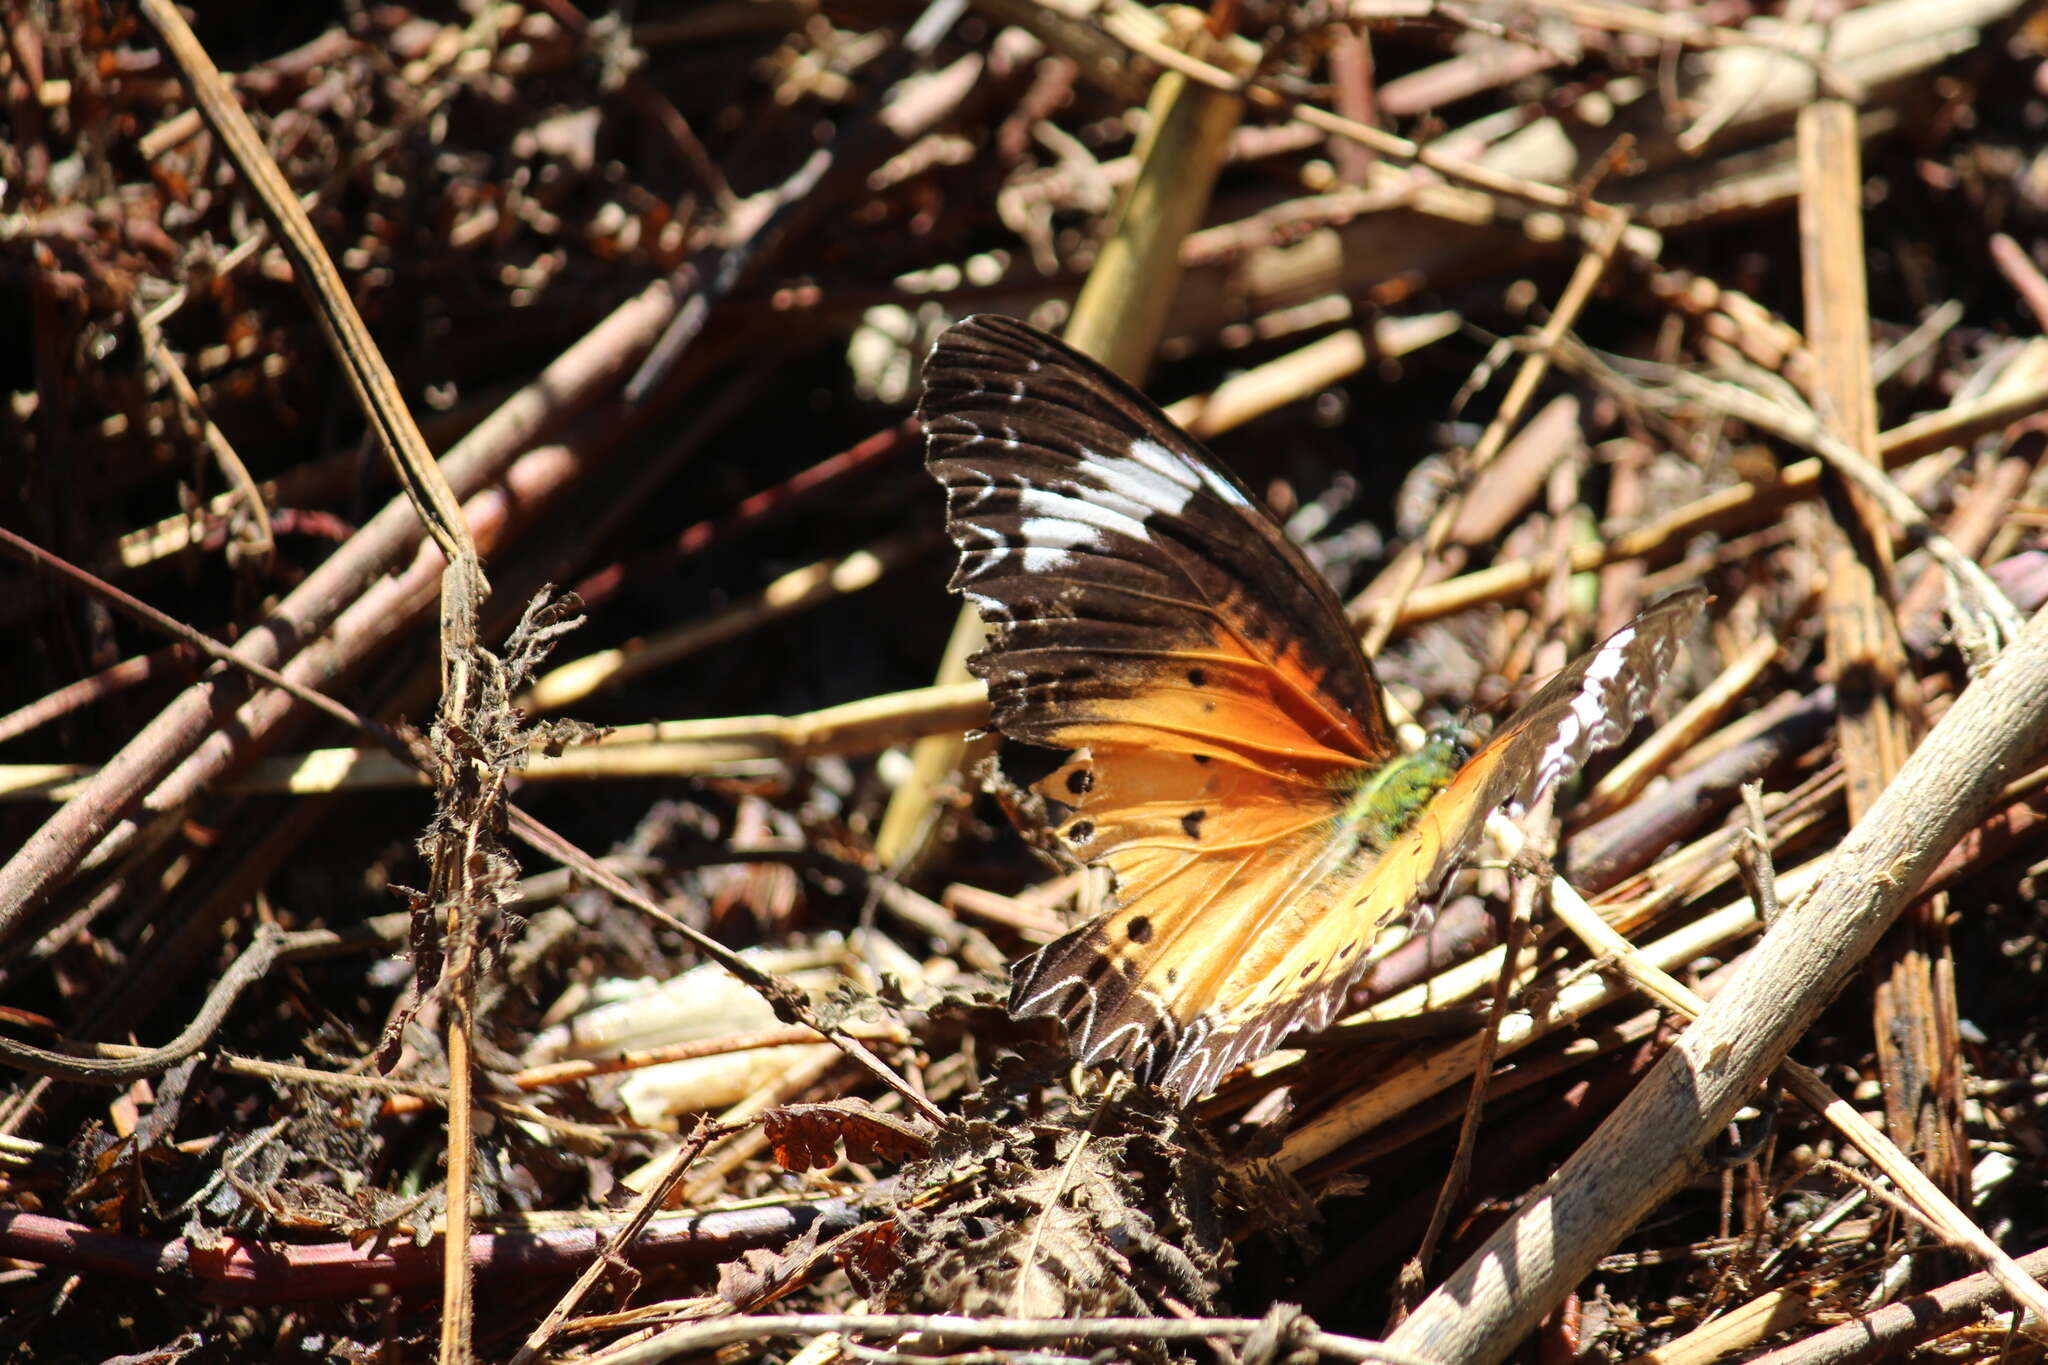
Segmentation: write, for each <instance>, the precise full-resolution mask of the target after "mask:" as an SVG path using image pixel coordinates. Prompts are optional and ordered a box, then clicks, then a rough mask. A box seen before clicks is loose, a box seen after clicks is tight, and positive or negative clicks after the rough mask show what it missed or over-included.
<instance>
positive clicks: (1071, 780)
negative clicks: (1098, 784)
mask: <svg viewBox="0 0 2048 1365" xmlns="http://www.w3.org/2000/svg"><path fill="white" fill-rule="evenodd" d="M1094 785H1095V774H1094V773H1092V772H1090V771H1089V770H1088V769H1086V768H1076V769H1074V771H1072V772H1070V773H1068V774H1067V790H1068V791H1070V792H1072V793H1073V794H1074V795H1076V796H1086V795H1087V794H1088V792H1089V790H1090V789H1091V788H1092V787H1094Z"/></svg>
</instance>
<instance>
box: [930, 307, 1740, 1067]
mask: <svg viewBox="0 0 2048 1365" xmlns="http://www.w3.org/2000/svg"><path fill="white" fill-rule="evenodd" d="M924 382H925V392H924V398H923V402H922V404H921V406H920V408H919V418H920V421H921V422H922V424H923V428H924V431H925V433H926V440H927V452H926V465H927V467H928V468H929V469H930V471H931V472H932V474H933V475H934V476H935V477H936V478H937V479H938V481H939V482H940V483H941V484H942V485H943V486H944V487H945V490H946V524H947V531H948V533H949V535H950V536H951V538H952V540H953V542H954V544H955V545H956V546H957V547H958V549H959V554H960V560H959V565H958V568H957V569H956V571H955V572H954V575H953V582H952V586H953V588H954V590H955V591H957V592H959V593H961V594H963V595H964V596H966V597H967V598H968V600H970V601H971V602H973V603H974V605H975V607H976V608H977V610H978V611H979V612H980V614H981V617H982V619H983V620H984V621H985V622H986V623H987V625H988V627H989V643H988V646H987V648H985V649H984V650H983V651H981V652H980V653H979V654H977V655H976V656H975V657H974V658H973V659H971V660H970V661H969V668H970V669H971V671H972V672H973V673H974V674H975V675H976V676H978V677H980V678H981V679H983V680H984V681H985V682H986V683H987V686H988V691H989V701H990V714H991V719H990V728H992V729H993V730H995V731H996V732H997V733H998V734H1000V735H1002V736H1003V737H1005V738H1007V739H1009V740H1013V741H1017V742H1021V743H1023V744H1027V745H1035V746H1039V747H1041V748H1044V749H1050V750H1055V751H1059V753H1060V754H1063V755H1064V757H1063V758H1060V759H1055V760H1053V761H1055V762H1057V766H1056V767H1055V768H1054V769H1053V771H1052V772H1051V773H1050V775H1048V776H1046V777H1044V778H1042V779H1041V780H1039V781H1038V782H1036V783H1035V784H1034V785H1033V791H1035V792H1036V793H1037V795H1039V796H1041V797H1043V798H1044V799H1045V800H1046V802H1047V803H1048V809H1049V810H1051V811H1053V812H1054V813H1055V817H1054V821H1053V823H1054V835H1055V837H1056V839H1057V842H1058V844H1059V845H1060V846H1061V847H1062V848H1063V849H1064V850H1065V851H1067V852H1068V853H1070V854H1071V855H1072V857H1073V859H1074V860H1075V861H1077V862H1079V863H1083V864H1100V865H1104V866H1106V867H1108V868H1109V870H1110V871H1111V872H1112V873H1113V874H1114V879H1115V885H1114V889H1113V891H1112V893H1111V896H1110V899H1109V908H1108V909H1107V910H1106V911H1104V912H1103V913H1102V914H1100V915H1098V916H1097V917H1096V918H1094V919H1092V920H1090V921H1089V922H1087V923H1085V924H1083V925H1081V926H1080V927H1078V928H1076V929H1074V930H1073V931H1072V932H1070V933H1068V934H1067V935H1066V936H1065V937H1063V938H1060V939H1058V940H1056V941H1055V942H1053V943H1051V944H1049V945H1047V946H1046V947H1044V948H1041V949H1039V950H1038V951H1037V952H1035V953H1033V954H1031V955H1030V956H1029V957H1026V958H1024V959H1023V960H1021V961H1020V962H1018V963H1017V964H1016V965H1015V967H1014V968H1013V969H1012V973H1011V986H1010V998H1009V1007H1010V1012H1011V1014H1012V1015H1013V1016H1015V1017H1017V1018H1020V1019H1021V1018H1027V1017H1032V1016H1051V1017H1054V1018H1057V1019H1059V1020H1061V1021H1063V1022H1064V1023H1065V1025H1066V1029H1067V1037H1068V1043H1069V1046H1070V1048H1071V1050H1072V1051H1073V1053H1074V1054H1075V1055H1076V1057H1077V1058H1078V1059H1079V1060H1080V1061H1081V1062H1082V1063H1083V1064H1084V1065H1089V1066H1099V1065H1105V1064H1106V1065H1113V1066H1117V1067H1121V1068H1122V1069H1124V1070H1126V1071H1129V1072H1131V1073H1132V1074H1133V1075H1135V1076H1136V1077H1137V1078H1138V1079H1139V1080H1141V1081H1149V1082H1151V1083H1153V1084H1155V1085H1157V1086H1158V1087H1159V1088H1160V1089H1162V1090H1164V1091H1165V1092H1167V1093H1168V1094H1169V1095H1171V1096H1173V1097H1174V1098H1176V1099H1178V1100H1179V1101H1181V1102H1183V1103H1185V1102H1187V1101H1190V1100H1192V1099H1194V1098H1196V1097H1198V1096H1200V1095H1202V1094H1205V1093H1207V1092H1208V1091H1209V1090H1211V1089H1214V1088H1215V1086H1216V1085H1217V1083H1218V1082H1220V1081H1221V1079H1222V1078H1223V1077H1224V1076H1225V1075H1227V1074H1228V1073H1229V1072H1231V1071H1233V1070H1234V1069H1236V1068H1237V1067H1238V1066H1240V1065H1242V1064H1244V1063H1247V1062H1250V1061H1254V1060H1256V1059H1258V1058H1259V1057H1262V1056H1264V1055H1265V1054H1266V1053H1268V1052H1270V1051H1272V1050H1273V1048H1275V1047H1276V1046H1278V1045H1279V1043H1280V1041H1281V1040H1282V1039H1283V1038H1284V1037H1286V1036H1287V1035H1288V1034H1289V1033H1291V1032H1293V1031H1295V1030H1298V1029H1308V1030H1313V1029H1321V1028H1324V1027H1327V1026H1328V1025H1329V1023H1330V1021H1331V1019H1332V1018H1333V1016H1334V1015H1335V1014H1336V1013H1337V1011H1338V1010H1339V1008H1340V1007H1341V1006H1342V1004H1343V1002H1344V1000H1345V997H1346V994H1347V992H1348V990H1349V988H1350V987H1351V985H1352V984H1353V983H1354V982H1355V981H1356V980H1357V979H1358V977H1359V975H1360V974H1361V973H1362V972H1363V970H1364V968H1365V966H1366V964H1367V963H1368V961H1370V960H1371V957H1372V948H1373V944H1374V940H1375V939H1376V938H1378V937H1379V935H1380V934H1381V932H1382V931H1383V930H1385V929H1387V928H1388V927H1390V926H1393V925H1397V924H1401V923H1403V922H1405V921H1408V920H1409V919H1411V918H1412V917H1413V916H1414V914H1415V913H1416V911H1417V910H1418V909H1419V908H1420V907H1422V906H1424V905H1426V904H1427V903H1428V901H1429V900H1430V898H1431V897H1432V896H1433V895H1435V894H1436V892H1437V890H1438V888H1439V887H1440V886H1441V885H1442V883H1443V882H1444V880H1445V879H1446V877H1448V876H1449V874H1450V873H1451V872H1452V871H1453V870H1454V869H1455V868H1456V867H1457V866H1458V864H1459V862H1460V861H1461V860H1462V859H1463V858H1464V857H1465V855H1466V854H1467V853H1468V852H1469V851H1470V850H1471V848H1472V846H1473V844H1474V842H1475V841H1476V840H1477V838H1478V836H1479V833H1480V831H1481V829H1482V828H1483V827H1484V825H1485V822H1486V820H1487V818H1488V816H1489V815H1491V814H1492V813H1493V812H1494V811H1495V810H1497V809H1499V808H1501V807H1503V806H1506V807H1510V808H1522V807H1526V806H1528V805H1529V804H1530V803H1532V802H1533V801H1535V800H1536V799H1537V798H1538V797H1540V796H1541V795H1542V794H1543V793H1544V792H1546V791H1547V790H1549V789H1550V788H1552V787H1553V786H1555V785H1556V784H1557V783H1558V782H1559V781H1560V780H1561V779H1562V778H1564V777H1565V776H1566V775H1567V774H1569V773H1571V772H1573V771H1574V770H1576V769H1577V767H1578V766H1579V765H1580V764H1581V763H1582V762H1583V761H1584V760H1585V758H1586V756H1587V755H1588V754H1589V753H1591V752H1592V751H1593V750H1595V749H1598V748H1602V747H1605V746H1608V745H1611V744H1614V743H1615V742H1617V741H1618V740H1620V739H1621V738H1623V737H1624V736H1625V735H1627V734H1628V732H1629V730H1630V729H1631V728H1632V727H1633V726H1634V725H1635V722H1636V721H1637V720H1638V719H1639V718H1640V717H1641V716H1642V714H1643V712H1644V711H1645V710H1646V709H1647V707H1648V706H1649V704H1650V702H1651V700H1652V699H1653V697H1654V694H1655V692H1656V690H1657V688H1658V686H1659V684H1660V683H1661V681H1662V679H1663V677H1664V675H1665V674H1666V673H1667V672H1668V671H1669V669H1670V666H1671V663H1672V660H1673V657H1674V656H1675V654H1676V652H1677V649H1678V645H1679V643H1680V640H1681V638H1682V636H1683V635H1684V634H1685V632H1686V631H1687V630H1688V628H1689V627H1690V626H1691V625H1692V623H1693V622H1694V621H1695V620H1696V619H1697V617H1698V615H1699V612H1700V609H1701V607H1702V605H1703V604H1704V602H1705V595H1704V594H1703V593H1700V592H1698V591H1690V592H1686V593H1682V594H1679V595H1677V596H1675V597H1673V598H1668V599H1666V600H1665V601H1663V602H1661V603H1659V604H1657V605H1656V606H1654V607H1652V608H1650V609H1649V610H1648V611H1646V612H1644V613H1643V614H1642V615H1641V616H1639V617H1637V618H1636V620H1635V621H1634V622H1633V623H1631V624H1630V625H1627V626H1624V627H1623V628H1622V629H1621V630H1619V631H1616V632H1615V633H1614V634H1613V635H1611V636H1609V637H1608V638H1607V640H1606V641H1604V642H1603V643H1602V644H1600V645H1599V646H1598V647H1597V648H1595V649H1594V650H1593V651H1591V652H1590V653H1588V654H1586V655H1584V656H1583V657H1581V658H1579V659H1578V660H1576V661H1575V662H1573V663H1572V664H1571V665H1569V666H1568V667H1566V668H1565V669H1564V670H1563V671H1562V672H1560V673H1558V674H1557V675H1556V676H1555V677H1554V678H1552V679H1551V680H1550V681H1549V682H1548V683H1547V684H1546V685H1545V686H1544V687H1542V688H1541V689H1540V690H1538V691H1537V692H1536V694H1535V695H1534V696H1533V697H1532V698H1531V699H1530V700H1529V701H1528V703H1527V704H1526V705H1524V706H1523V707H1521V708H1520V709H1519V710H1518V711H1516V712H1515V713H1514V715H1513V716H1512V717H1511V718H1510V719H1509V720H1507V721H1506V722H1505V723H1504V724H1503V725H1501V726H1500V728H1499V729H1498V731H1497V732H1496V733H1495V734H1494V736H1493V738H1492V739H1491V740H1490V741H1489V742H1488V743H1487V744H1486V745H1485V746H1484V747H1483V748H1481V749H1480V750H1479V751H1478V752H1477V753H1476V754H1474V755H1473V756H1472V757H1471V758H1470V760H1469V761H1466V762H1464V763H1462V764H1460V763H1459V762H1458V758H1459V754H1458V752H1457V746H1456V745H1455V744H1454V743H1453V742H1452V741H1451V740H1450V739H1449V738H1447V737H1438V738H1434V739H1432V740H1431V741H1430V742H1429V743H1428V744H1426V745H1424V746H1423V747H1422V748H1421V749H1420V750H1418V751H1417V752H1416V753H1414V754H1403V753H1402V752H1401V749H1400V746H1399V745H1398V744H1397V743H1396V741H1395V738H1394V732H1393V727H1392V726H1391V725H1390V724H1389V723H1388V719H1387V713H1386V710H1385V707H1384V705H1383V703H1382V701H1381V698H1380V689H1379V685H1378V682H1377V681H1376V680H1375V678H1374V676H1373V671H1372V666H1371V664H1370V663H1369V662H1368V661H1367V660H1366V657H1365V655H1364V653H1363V651H1362V650H1361V649H1360V648H1359V645H1358V641H1357V639H1356V637H1355V636H1354V635H1353V633H1352V631H1351V629H1350V628H1349V626H1347V624H1346V622H1345V619H1344V612H1343V608H1342V606H1341V605H1340V603H1339V602H1338V600H1337V596H1336V594H1335V593H1334V592H1333V591H1332V589H1331V588H1330V586H1329V584H1328V583H1327V582H1325V581H1324V579H1323V578H1322V576H1321V575H1320V574H1318V573H1317V572H1316V571H1315V569H1314V568H1313V567H1312V566H1311V565H1310V564H1309V563H1308V561H1307V560H1306V559H1305V558H1304V557H1303V556H1302V554H1301V551H1300V550H1299V549H1297V548H1296V546H1295V545H1294V543H1293V542H1292V541H1291V540H1289V539H1288V537H1287V535H1286V533H1285V532H1284V531H1283V530H1282V529H1281V527H1280V526H1279V524H1278V523H1277V522H1275V521H1274V520H1273V518H1272V516H1271V515H1270V514H1268V513H1267V512H1266V511H1265V509H1264V508H1262V507H1261V506H1260V505H1259V504H1258V503H1257V502H1256V501H1255V500H1254V499H1253V498H1252V496H1251V495H1250V494H1249V493H1247V492H1246V491H1245V488H1244V486H1243V485H1242V484H1240V483H1239V482H1238V481H1237V480H1236V479H1235V478H1233V477H1232V476H1231V475H1230V474H1229V473H1228V472H1226V471H1225V470H1224V469H1223V468H1222V467H1221V466H1220V465H1218V464H1217V463H1216V462H1215V460H1214V459H1213V458H1212V457H1211V456H1210V455H1208V454H1207V453H1206V452H1205V451H1204V450H1203V449H1202V447H1201V446H1200V444H1199V443H1197V442H1196V441H1195V440H1194V439H1193V438H1191V437H1190V436H1188V435H1187V434H1186V433H1185V432H1182V431H1181V430H1180V429H1179V428H1178V427H1176V426H1175V425H1174V424H1173V422H1172V421H1171V420H1170V419H1169V418H1168V417H1167V416H1166V415H1165V414H1164V413H1162V412H1160V411H1159V409H1158V408H1157V407H1155V406H1154V405H1153V404H1152V403H1151V401H1150V400H1148V399H1146V398H1145V397H1144V396H1143V395H1142V394H1140V393H1139V392H1138V391H1137V390H1136V389H1134V388H1132V387H1131V386H1130V385H1128V384H1126V383H1125V382H1124V381H1123V380H1121V379H1119V378H1118V377H1117V376H1115V375H1114V374H1111V373H1110V372H1109V371H1107V370H1105V369H1103V368H1102V367H1101V366H1100V365H1098V364H1096V363H1095V362H1094V361H1092V360H1090V359H1088V358H1087V357H1086V356H1084V355H1081V354H1080V353H1079V352H1077V351H1074V350H1072V349H1070V348H1069V347H1067V346H1066V345H1065V344H1063V343H1062V342H1059V341H1057V340H1055V339H1054V338H1052V337H1051V336H1048V335H1046V334H1045V333H1043V332H1041V331H1039V330H1038V329H1036V328H1034V327H1031V326H1028V325H1027V324H1025V323H1022V322H1018V321H1016V320H1014V319H1011V318H1006V317H1001V316H997V315H993V314H984V315H980V316H976V317H970V318H967V319H965V320H964V321H961V322H959V323H956V324H954V325H953V326H952V327H950V328H949V329H947V331H946V332H945V333H944V334H943V335H942V336H941V337H940V338H939V340H938V343H937V345H936V346H934V348H933V349H932V352H931V356H930V358H929V359H928V360H927V361H926V362H925V368H924Z"/></svg>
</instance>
